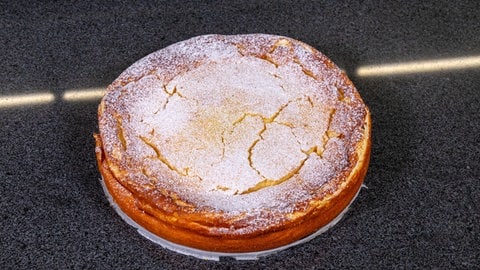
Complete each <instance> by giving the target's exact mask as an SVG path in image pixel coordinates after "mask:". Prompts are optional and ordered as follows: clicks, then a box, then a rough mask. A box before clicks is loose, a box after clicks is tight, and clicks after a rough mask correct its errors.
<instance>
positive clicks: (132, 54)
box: [0, 1, 480, 269]
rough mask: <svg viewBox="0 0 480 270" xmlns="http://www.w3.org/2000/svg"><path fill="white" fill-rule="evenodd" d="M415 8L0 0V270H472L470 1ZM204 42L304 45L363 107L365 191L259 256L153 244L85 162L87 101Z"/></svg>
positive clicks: (475, 43)
mask: <svg viewBox="0 0 480 270" xmlns="http://www.w3.org/2000/svg"><path fill="white" fill-rule="evenodd" d="M413 2H419V3H413ZM413 2H409V3H407V2H402V1H380V2H379V1H355V2H354V1H351V2H348V1H236V2H234V1H232V2H228V1H157V2H154V1H152V2H145V1H92V3H88V2H84V1H61V3H54V2H48V1H28V2H27V1H2V2H1V3H0V41H1V42H0V63H1V67H0V194H1V196H0V268H2V269H9V268H10V269H151V268H158V269H252V268H253V269H254V268H262V269H267V268H272V269H296V268H298V269H317V268H318V269H324V268H336V269H343V268H360V269H387V268H407V269H412V268H413V269H414V268H421V269H424V268H427V269H430V268H441V269H453V268H460V269H478V268H479V267H480V259H479V258H480V248H479V243H480V225H479V224H480V188H479V184H480V166H479V162H480V139H479V138H480V135H479V134H480V2H479V1H413ZM209 33H218V34H239V33H270V34H279V35H285V36H289V37H292V38H296V39H299V40H302V41H304V42H306V43H308V44H310V45H312V46H314V47H316V48H317V49H318V50H320V51H321V52H323V53H324V54H326V55H327V56H329V57H330V58H331V59H332V60H333V61H334V62H335V63H336V64H337V65H339V66H340V67H341V68H343V69H344V70H345V71H346V72H347V73H348V75H349V76H350V78H351V80H352V81H353V82H354V83H355V84H356V86H357V88H358V90H359V92H360V93H361V95H362V97H363V98H364V100H365V102H366V103H367V104H368V106H369V107H370V109H371V111H372V118H373V147H372V158H371V166H370V169H369V172H368V175H367V177H366V179H365V185H366V186H367V187H368V188H364V189H363V190H362V192H361V193H360V195H359V197H358V199H357V200H356V201H355V202H354V203H353V205H352V207H351V209H350V211H349V212H347V214H346V216H345V217H344V218H343V219H342V220H341V221H340V223H339V224H337V225H336V226H335V227H334V228H332V229H331V230H329V231H328V232H326V233H324V234H322V235H320V236H319V237H317V238H315V239H314V240H312V241H310V242H308V243H306V244H303V245H300V246H297V247H294V248H291V249H288V250H285V251H282V252H280V253H277V254H274V255H271V256H268V257H263V258H260V259H258V260H257V261H235V260H232V259H225V260H221V261H220V262H215V261H205V260H199V259H196V258H193V257H188V256H184V255H180V254H176V253H174V252H172V251H169V250H165V249H163V248H161V247H159V246H157V245H155V244H153V243H151V242H150V241H149V240H147V239H145V238H143V237H142V236H140V235H139V234H138V233H137V232H136V231H135V230H134V229H133V228H132V227H130V226H129V225H127V224H126V223H125V222H123V221H122V220H121V219H120V218H119V216H118V215H117V214H116V213H115V212H114V210H113V209H112V208H111V207H110V206H109V204H108V201H107V199H106V197H105V195H104V194H103V191H102V188H101V185H100V182H99V177H100V176H99V173H98V171H97V168H96V164H95V156H94V145H93V144H94V142H93V138H92V134H93V133H94V132H95V131H96V129H97V120H96V115H97V111H96V109H97V104H98V102H99V99H98V96H97V95H96V94H97V93H98V92H99V91H101V90H102V89H103V88H105V87H106V85H108V84H109V83H110V82H112V81H113V80H114V79H115V78H116V77H117V76H118V75H119V74H120V72H122V71H123V70H124V69H125V68H127V67H128V66H130V65H131V64H132V63H133V62H135V61H136V60H138V59H140V58H141V57H143V56H145V55H147V54H149V53H151V52H153V51H156V50H158V49H160V48H163V47H165V46H167V45H169V44H172V43H174V42H177V41H181V40H184V39H187V38H190V37H193V36H196V35H201V34H209ZM402 63H406V68H404V69H403V71H408V73H407V74H405V73H398V72H402V70H400V71H398V70H399V69H398V68H399V67H402V66H401V65H400V64H402ZM387 64H395V65H394V69H393V73H392V70H390V71H389V70H387V69H386V68H385V67H386V66H385V65H387ZM372 65H373V66H374V67H373V68H371V67H372ZM369 67H370V69H368V68H369ZM425 68H428V69H434V70H430V71H426V70H425ZM395 71H397V72H395ZM369 72H370V73H369ZM81 93H93V96H87V97H85V98H83V99H82V98H81V97H82V96H81Z"/></svg>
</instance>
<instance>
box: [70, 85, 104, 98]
mask: <svg viewBox="0 0 480 270" xmlns="http://www.w3.org/2000/svg"><path fill="white" fill-rule="evenodd" d="M104 93H105V88H87V89H75V90H67V91H65V92H64V93H63V95H62V99H63V100H64V101H88V100H97V99H100V98H102V97H103V95H104Z"/></svg>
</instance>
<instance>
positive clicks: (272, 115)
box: [96, 34, 370, 249]
mask: <svg viewBox="0 0 480 270" xmlns="http://www.w3.org/2000/svg"><path fill="white" fill-rule="evenodd" d="M369 132H370V126H369V113H368V109H367V107H366V106H365V104H364V103H363V101H362V99H361V98H360V96H359V94H358V92H357V91H356V89H355V87H354V86H353V84H352V83H351V82H350V80H349V79H348V78H347V77H346V75H345V74H344V73H343V72H342V71H341V70H340V69H339V68H337V67H336V66H335V65H334V64H333V63H332V62H331V61H330V60H329V59H328V58H327V57H326V56H324V55H323V54H321V53H320V52H318V51H317V50H315V49H314V48H312V47H310V46H308V45H306V44H304V43H302V42H299V41H296V40H293V39H290V38H287V37H280V36H273V35H264V34H251V35H235V36H220V35H207V36H200V37H196V38H192V39H189V40H186V41H183V42H179V43H176V44H173V45H170V46H169V47H167V48H164V49H162V50H159V51H157V52H155V53H152V54H150V55H148V56H146V57H145V58H143V59H141V60H139V61H138V62H136V63H135V64H133V65H132V66H131V67H130V68H128V69H127V70H126V71H124V72H123V73H122V74H121V75H120V77H119V78H118V79H117V80H115V81H114V82H113V83H112V84H111V85H110V86H109V87H108V89H107V92H106V94H105V97H104V98H103V100H102V102H101V104H100V106H99V134H98V135H96V139H97V149H96V151H97V157H98V160H99V166H100V167H101V171H102V175H103V176H104V178H105V175H106V174H108V175H109V176H108V178H109V179H110V180H111V181H113V182H115V184H111V185H110V188H109V191H110V193H115V188H113V185H116V186H117V187H118V188H121V189H122V190H123V192H125V193H126V194H127V193H128V194H129V195H128V196H130V197H131V198H132V199H131V200H130V201H131V202H130V206H128V207H136V208H137V210H138V211H140V212H143V213H147V214H149V215H150V216H151V218H154V219H157V220H159V222H163V223H166V224H167V225H170V226H173V227H175V228H176V229H178V228H180V227H182V226H183V227H185V229H186V230H196V232H195V233H194V234H201V235H203V236H205V237H208V236H209V235H210V236H215V237H219V236H223V237H227V238H228V237H231V236H232V235H237V236H238V235H257V234H261V233H262V232H264V233H267V232H268V230H269V229H274V230H281V228H282V227H284V226H285V224H289V223H292V224H294V223H298V220H299V218H300V217H303V216H307V215H309V213H312V211H313V212H315V213H316V210H315V209H316V208H319V207H320V206H321V205H323V204H325V201H328V200H330V199H331V197H332V196H335V195H336V194H339V191H341V188H342V187H346V186H347V185H350V183H349V181H347V180H348V179H350V178H352V177H351V175H352V172H356V171H358V170H359V168H360V167H359V164H361V165H362V166H364V165H365V164H364V163H365V162H366V163H367V164H368V155H367V154H368V152H369V151H366V150H368V149H367V148H369ZM367 140H368V146H367V143H366V141H367ZM359 149H360V150H361V151H359ZM362 168H363V167H362ZM362 168H360V169H362ZM365 172H366V168H365ZM365 172H363V171H362V172H361V173H360V174H363V175H362V176H361V177H359V178H361V179H360V180H358V179H356V182H355V187H354V188H353V189H352V190H353V191H355V192H356V190H355V189H358V188H357V187H359V186H360V185H359V183H360V184H361V181H362V180H363V176H364V174H365ZM346 179H347V180H346ZM357 182H358V183H357ZM107 187H108V185H107ZM347 197H348V196H347ZM350 197H352V196H350ZM113 198H114V200H115V198H116V196H115V194H113ZM347 199H348V198H347ZM350 199H351V198H350ZM118 200H121V199H118ZM132 205H133V206H132ZM120 206H122V204H121V205H120ZM128 207H127V206H124V208H128ZM124 210H125V209H124ZM127 214H128V210H127ZM317 215H318V214H317ZM169 217H174V218H169ZM189 218H190V220H189ZM182 220H183V221H182ZM193 223H195V224H194V225H192V224H193ZM188 226H189V227H188ZM292 226H293V225H292ZM147 227H148V226H147ZM173 227H172V228H173ZM187 227H188V228H187ZM192 228H193V229H192ZM195 228H196V229H195ZM154 231H155V230H154ZM159 234H162V233H159ZM161 236H163V235H161ZM174 240H175V239H174ZM200 248H202V247H200ZM206 249H209V248H206ZM212 249H215V248H212ZM219 249H220V248H219Z"/></svg>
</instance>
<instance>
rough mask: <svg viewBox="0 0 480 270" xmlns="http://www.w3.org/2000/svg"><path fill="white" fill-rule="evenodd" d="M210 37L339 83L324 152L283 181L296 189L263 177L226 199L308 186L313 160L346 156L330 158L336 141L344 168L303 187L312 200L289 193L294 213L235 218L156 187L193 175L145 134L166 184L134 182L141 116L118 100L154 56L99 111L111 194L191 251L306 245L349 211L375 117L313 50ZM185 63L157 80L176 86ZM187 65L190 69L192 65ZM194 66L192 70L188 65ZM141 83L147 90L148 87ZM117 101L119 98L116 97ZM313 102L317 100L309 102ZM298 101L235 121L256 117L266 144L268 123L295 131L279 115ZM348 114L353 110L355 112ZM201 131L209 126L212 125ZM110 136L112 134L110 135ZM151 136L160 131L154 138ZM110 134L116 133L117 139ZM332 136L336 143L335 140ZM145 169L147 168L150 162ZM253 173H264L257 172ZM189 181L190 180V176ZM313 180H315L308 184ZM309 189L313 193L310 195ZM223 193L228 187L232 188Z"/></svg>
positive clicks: (99, 149)
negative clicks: (297, 53) (136, 125)
mask: <svg viewBox="0 0 480 270" xmlns="http://www.w3.org/2000/svg"><path fill="white" fill-rule="evenodd" d="M209 38H211V40H210V39H208V38H207V40H208V42H217V41H218V40H220V41H221V42H226V43H233V44H234V45H235V47H236V48H237V49H238V53H239V54H240V55H241V56H245V55H253V56H255V57H258V58H260V59H263V60H265V61H267V62H269V63H271V64H272V63H273V64H274V66H275V67H276V68H278V67H279V66H282V65H284V64H285V63H288V62H289V61H290V62H295V61H297V62H301V71H302V72H303V74H304V75H305V76H307V77H311V78H315V79H316V80H318V79H319V78H320V77H322V76H323V77H326V79H327V80H332V81H334V83H333V85H335V86H336V87H337V88H338V94H337V97H336V99H334V101H333V103H331V104H330V103H329V104H330V105H329V106H330V107H331V109H330V111H327V110H325V115H326V116H328V117H327V118H328V119H327V118H325V125H327V126H326V130H325V131H324V133H325V134H324V135H323V137H324V139H322V140H323V141H324V143H323V146H321V145H316V146H315V147H311V148H310V149H305V150H302V151H303V153H304V155H305V158H303V159H302V160H301V162H300V163H301V166H300V167H298V170H293V171H291V172H289V173H287V174H286V176H287V177H288V178H285V179H286V180H288V181H287V182H292V183H293V184H292V183H287V182H285V181H286V180H283V178H279V179H277V180H275V179H274V180H268V179H267V178H263V180H262V181H260V182H258V183H257V184H256V185H253V186H251V187H250V188H249V189H244V191H243V193H238V192H237V193H235V194H232V195H228V194H227V195H228V196H231V198H232V199H233V198H235V199H237V198H238V196H243V195H244V194H247V193H252V194H253V193H255V192H257V191H259V190H260V191H261V192H265V189H272V188H271V187H270V186H272V185H273V187H275V188H276V189H278V190H280V191H281V189H280V187H281V186H286V185H290V186H292V185H293V186H295V183H304V182H307V180H306V179H302V177H300V176H299V175H300V172H304V170H306V169H305V168H304V167H302V166H303V165H304V163H305V162H309V161H310V159H309V158H310V156H311V155H313V156H314V157H316V159H317V160H318V159H319V160H324V159H327V158H332V157H335V156H336V155H337V156H338V155H339V154H338V153H340V154H341V153H342V152H341V151H340V152H338V151H337V152H338V153H337V152H335V151H334V154H331V155H330V156H331V157H329V156H328V153H327V152H326V151H327V148H328V149H334V150H335V149H336V148H335V147H337V146H335V144H334V143H337V144H341V145H344V144H345V145H347V146H346V147H347V150H345V151H346V152H347V155H346V158H345V157H344V159H345V160H344V161H342V162H341V163H335V161H333V163H332V162H330V163H328V164H333V165H335V166H337V167H338V168H336V169H335V168H334V169H332V170H333V171H332V172H334V175H333V176H331V178H330V179H329V180H328V181H326V182H324V183H323V182H322V183H315V182H313V183H309V184H308V185H307V184H302V186H301V187H299V188H300V189H302V190H300V189H299V192H310V195H309V196H304V197H299V198H300V200H298V199H295V198H297V197H295V194H294V193H292V194H290V193H288V194H284V195H285V198H286V199H285V202H286V203H287V204H291V205H290V206H289V208H279V209H272V208H269V207H264V208H262V207H259V209H260V210H258V211H257V209H252V210H251V212H250V211H249V210H240V211H233V212H229V210H228V209H223V210H215V209H214V207H213V206H209V205H208V204H202V203H200V201H198V202H197V201H195V200H192V199H189V198H188V197H184V196H183V194H182V193H181V192H180V193H179V192H177V191H175V190H174V189H169V188H168V185H167V184H163V183H160V184H158V183H157V182H158V181H160V182H162V181H167V182H168V181H169V180H168V179H170V180H172V179H173V180H175V181H182V180H181V178H182V177H187V176H189V175H188V174H189V169H186V170H184V169H182V168H181V167H180V166H178V165H177V164H179V162H176V163H175V162H172V161H171V159H169V158H166V157H165V155H164V153H163V152H162V150H163V149H158V148H157V145H156V144H155V143H152V142H151V141H150V140H149V139H147V138H146V135H145V134H141V135H140V136H139V138H140V139H139V140H138V141H140V143H143V146H145V144H146V145H148V146H149V147H150V148H151V149H150V151H151V150H152V149H153V150H154V151H152V152H153V153H154V155H155V158H156V160H157V161H158V160H159V161H160V162H161V163H163V165H162V166H163V167H162V168H164V169H165V171H162V173H163V175H162V176H161V178H162V179H160V180H159V179H158V177H157V178H155V181H156V182H145V181H143V180H142V181H143V182H142V181H140V180H139V179H143V178H138V177H137V178H136V177H134V173H135V172H134V171H129V170H131V168H135V166H139V165H142V164H141V163H138V161H136V160H135V159H134V157H133V156H129V155H128V154H127V148H128V149H129V150H130V149H131V148H132V146H131V145H132V144H134V143H135V142H132V139H131V137H129V136H131V134H132V133H135V132H136V131H132V130H130V129H129V128H130V127H128V125H129V122H132V121H135V119H134V117H135V115H133V114H125V112H126V111H122V109H121V108H122V106H126V105H125V104H118V103H115V102H118V100H119V96H122V95H127V94H128V89H127V90H125V89H126V88H128V87H129V86H128V84H129V83H130V82H138V81H139V80H141V79H142V78H144V77H145V76H149V75H148V74H152V72H154V70H155V67H156V65H159V63H156V62H155V61H160V62H161V60H158V59H157V58H158V57H151V58H147V59H144V60H143V61H141V62H143V63H142V66H141V67H142V68H139V66H137V67H134V68H130V69H129V70H127V71H126V72H125V73H124V74H122V75H121V76H120V78H119V79H117V80H116V82H114V83H113V84H112V85H111V86H109V90H108V92H109V93H110V96H109V97H108V98H104V100H103V101H102V103H101V105H100V107H99V121H100V134H98V135H95V140H96V154H97V161H98V167H99V169H100V172H101V174H102V176H103V179H104V182H105V185H106V187H107V190H108V192H109V193H110V195H111V196H112V197H113V200H114V201H115V203H117V204H118V206H119V207H120V208H121V209H122V211H123V212H125V213H126V214H127V215H128V216H129V217H130V218H132V219H133V220H134V221H135V222H137V223H138V224H139V225H141V226H143V227H144V228H146V229H147V230H149V231H151V232H152V233H154V234H156V235H158V236H160V237H162V238H164V239H167V240H169V241H172V242H174V243H177V244H181V245H185V246H188V247H193V248H197V249H202V250H208V251H219V252H251V251H262V250H267V249H272V248H276V247H280V246H283V245H286V244H289V243H291V242H294V241H296V240H299V239H302V238H303V237H305V236H308V235H310V234H312V233H313V232H315V231H316V230H318V229H319V228H321V227H323V226H325V225H326V224H328V223H329V222H330V221H332V220H333V219H334V218H335V217H337V216H338V215H339V214H340V213H341V212H342V211H343V210H344V209H345V207H347V206H348V204H349V203H350V202H351V201H352V199H353V198H354V196H355V194H356V193H357V191H358V190H359V188H360V186H361V184H362V182H363V178H364V177H365V174H366V172H367V168H368V162H369V156H370V130H371V121H370V113H369V111H368V109H367V108H366V107H365V106H364V104H363V102H362V100H361V98H360V96H359V95H358V93H357V92H356V90H355V89H354V87H353V84H352V83H351V82H350V80H348V78H347V77H346V76H345V74H344V73H342V72H340V71H339V70H338V68H336V67H335V65H334V64H333V63H332V62H331V61H330V60H328V58H326V57H325V56H323V55H322V54H320V53H318V52H317V51H316V50H315V49H313V48H311V47H309V46H308V45H305V44H303V43H300V42H297V41H294V40H291V39H287V38H283V37H272V36H262V35H257V36H254V35H251V36H249V35H247V36H240V37H239V38H238V39H237V38H232V39H229V38H226V37H222V36H214V37H213V38H212V37H209ZM263 39H264V40H263ZM225 40H226V41H225ZM232 40H233V41H232ZM258 40H262V42H263V43H268V44H273V45H269V46H266V45H264V44H263V43H261V42H260V43H259V41H258ZM272 40H273V43H272ZM252 44H256V45H258V44H261V45H263V46H251V45H252ZM295 46H297V47H301V48H303V49H304V50H306V51H307V52H308V53H310V54H311V55H313V58H312V59H310V58H307V57H305V58H302V59H301V60H302V61H300V60H299V59H298V58H296V57H293V58H292V57H291V56H289V55H290V54H293V52H292V51H293V50H294V49H293V48H297V47H295ZM277 47H282V48H286V49H288V50H289V51H290V52H288V53H286V54H284V53H281V52H279V51H281V50H280V49H278V50H277ZM252 48H253V49H252ZM177 49H178V48H177ZM297 49H298V48H297ZM277 52H278V53H277ZM285 55H287V56H288V57H290V58H288V57H287V56H285ZM309 57H310V56H309ZM309 59H310V60H309ZM202 60H203V58H202V57H199V59H196V61H195V65H194V67H200V66H202V64H203V65H205V64H204V63H203V62H202ZM306 60H309V61H312V62H315V63H316V64H318V63H324V65H325V66H324V67H323V69H319V70H316V69H315V67H314V66H313V67H312V66H309V65H310V64H311V63H310V62H309V61H306ZM145 63H147V64H145ZM185 63H187V64H188V65H192V63H190V62H189V61H187V60H183V62H180V63H175V64H176V72H177V73H175V74H174V73H171V72H170V71H168V72H166V71H165V72H163V73H161V74H160V75H158V74H157V75H156V78H157V79H158V80H165V78H168V80H173V79H174V78H175V76H176V74H184V73H182V72H184V71H182V70H184V69H185V67H184V64H185ZM315 63H314V64H315ZM170 64H172V63H170ZM187 64H185V65H186V66H188V65H187ZM299 65H300V64H299ZM189 68H192V67H191V66H190V67H189ZM178 72H179V73H178ZM162 76H163V77H162ZM276 76H278V75H276ZM164 77H165V78H164ZM324 80H325V79H324ZM142 85H145V83H143V84H142ZM165 89H166V92H167V93H168V97H172V96H173V95H177V96H178V97H179V99H180V98H184V97H182V95H184V94H183V93H180V91H179V90H178V89H177V88H173V89H167V88H166V87H165ZM116 91H118V92H119V95H118V94H112V93H115V92H116ZM107 95H108V93H107ZM112 96H115V99H113V98H112ZM308 101H309V102H310V103H311V102H312V101H311V100H310V97H309V98H308ZM327 101H328V100H327ZM167 102H168V100H167ZM293 102H294V101H292V100H289V101H288V102H287V103H284V105H282V106H281V107H280V109H277V111H276V112H275V113H274V114H272V116H270V117H267V116H258V115H254V114H250V115H249V114H244V115H243V116H242V117H241V118H238V119H239V120H235V121H238V122H235V123H239V122H241V121H243V120H244V119H246V118H247V117H250V116H251V117H250V119H257V120H258V121H260V124H261V125H262V122H261V121H263V126H264V128H263V129H262V130H261V131H260V133H259V134H258V135H259V137H260V139H264V137H265V135H266V133H262V132H264V131H265V130H266V129H267V128H266V125H267V124H271V123H272V122H275V121H277V122H278V123H280V122H281V121H283V122H281V124H282V125H284V126H287V127H290V128H291V127H292V125H293V124H292V123H287V122H285V121H287V120H288V119H289V118H288V117H289V116H288V115H285V116H284V115H282V114H281V112H282V110H283V109H284V108H285V107H287V106H288V104H291V103H293ZM328 102H332V101H328ZM285 104H286V105H285ZM332 104H333V105H332ZM165 105H166V104H165ZM299 106H300V105H299ZM312 106H313V105H312ZM119 108H120V109H119ZM348 110H352V111H354V112H353V113H349V112H348ZM336 112H338V113H336ZM279 115H280V116H279ZM125 119H127V120H125ZM252 121H253V120H252ZM207 124H208V122H207ZM202 125H203V126H205V125H206V124H202ZM218 127H219V126H218V125H215V126H212V128H214V129H217V128H218ZM112 130H114V132H113V133H109V132H112ZM292 130H293V128H292ZM339 131H341V132H339ZM153 132H154V130H152V132H151V133H153ZM214 132H215V130H211V129H209V133H214ZM222 132H223V133H222V137H221V138H222V143H224V142H223V140H224V139H225V138H224V136H223V134H224V133H225V130H222ZM137 133H138V132H137ZM112 134H116V135H115V138H113V139H112ZM135 134H136V133H135ZM331 138H335V139H332V140H330V139H331ZM214 139H215V138H214ZM260 139H258V140H256V141H255V142H254V143H253V144H251V145H250V149H249V154H250V155H249V156H248V160H249V162H250V165H251V167H252V168H254V167H253V166H252V152H253V151H252V149H253V147H254V146H256V144H258V141H259V140H260ZM297 139H298V138H297ZM346 139H348V140H349V141H348V142H347V143H344V142H343V141H345V140H346ZM329 141H331V144H333V145H334V146H331V145H330V144H328V143H330V142H329ZM332 147H333V148H332ZM342 149H343V148H342ZM307 150H308V151H307ZM329 151H330V150H329ZM322 155H325V156H322ZM317 156H318V157H317ZM222 158H223V156H222ZM340 158H341V155H340ZM333 165H332V166H333ZM142 166H145V164H143V165H142ZM254 169H256V170H257V171H259V169H257V168H254ZM169 171H170V172H169ZM267 172H268V171H267ZM141 174H142V175H144V176H145V175H148V176H150V175H152V173H151V172H149V171H148V167H142V170H141ZM304 174H305V173H304ZM322 176H323V175H322ZM199 178H200V177H199ZM319 178H320V175H319ZM189 179H190V180H191V179H192V178H189ZM280 180H281V181H280ZM294 181H296V182H294ZM308 181H313V180H310V179H308ZM178 183H180V182H178ZM309 187H311V188H310V190H309ZM222 188H224V189H228V188H229V187H222ZM222 188H219V190H218V192H221V191H223V190H222ZM216 192H217V191H216ZM242 194H243V195H242ZM228 196H227V198H228ZM234 196H237V197H234ZM279 196H280V197H281V196H282V195H281V194H280V195H279ZM288 196H293V197H294V198H293V199H287V197H288ZM254 200H255V201H254V203H257V204H258V203H259V202H258V200H259V199H258V198H254ZM290 202H291V203H290ZM280 203H281V201H280V202H275V204H272V205H273V206H275V205H280ZM261 205H262V204H260V206H261ZM233 207H234V206H233ZM239 209H242V208H239ZM255 211H257V212H255ZM269 220H271V222H270V223H269V222H268V221H269Z"/></svg>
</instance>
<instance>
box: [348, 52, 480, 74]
mask: <svg viewBox="0 0 480 270" xmlns="http://www.w3.org/2000/svg"><path fill="white" fill-rule="evenodd" d="M475 67H480V56H468V57H457V58H445V59H436V60H424V61H412V62H404V63H395V64H383V65H371V66H361V67H359V68H358V69H357V71H356V74H357V76H360V77H368V76H385V75H396V74H409V73H423V72H435V71H446V70H455V69H464V68H475Z"/></svg>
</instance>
